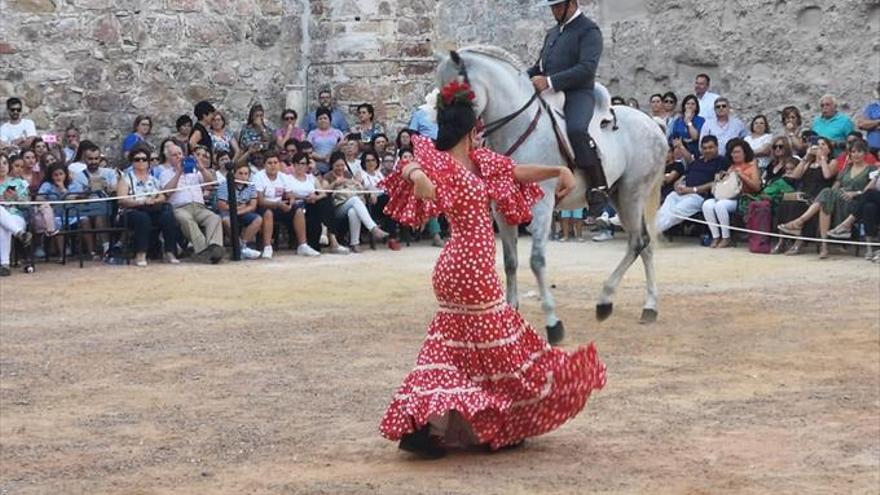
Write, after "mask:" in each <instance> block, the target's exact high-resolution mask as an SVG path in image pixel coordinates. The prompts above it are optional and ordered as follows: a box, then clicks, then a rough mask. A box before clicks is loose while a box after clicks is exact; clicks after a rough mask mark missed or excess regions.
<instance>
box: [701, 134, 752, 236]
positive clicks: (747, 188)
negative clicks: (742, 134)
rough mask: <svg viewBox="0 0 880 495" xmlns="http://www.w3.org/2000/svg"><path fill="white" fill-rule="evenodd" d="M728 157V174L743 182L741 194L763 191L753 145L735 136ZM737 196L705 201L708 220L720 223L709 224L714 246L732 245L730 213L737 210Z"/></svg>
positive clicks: (729, 143)
mask: <svg viewBox="0 0 880 495" xmlns="http://www.w3.org/2000/svg"><path fill="white" fill-rule="evenodd" d="M726 156H727V159H728V160H729V161H730V167H728V169H727V173H728V174H736V175H738V176H739V179H740V181H741V183H742V191H741V194H757V193H758V192H760V191H761V174H760V173H759V172H758V165H757V164H756V163H755V154H754V152H752V147H751V146H749V143H747V142H745V140H744V139H741V138H734V139H731V140H730V141H729V142H728V143H727V155H726ZM737 205H738V201H737V198H730V199H715V198H709V199H707V200H706V201H704V202H703V216H704V217H705V218H706V221H707V222H710V223H714V224H720V225H721V228H720V229H719V228H718V227H717V226H715V225H709V231H710V232H711V233H712V244H710V246H709V247H712V248H726V247H728V246H730V228H729V227H730V214H731V213H733V212H735V211H736V208H737Z"/></svg>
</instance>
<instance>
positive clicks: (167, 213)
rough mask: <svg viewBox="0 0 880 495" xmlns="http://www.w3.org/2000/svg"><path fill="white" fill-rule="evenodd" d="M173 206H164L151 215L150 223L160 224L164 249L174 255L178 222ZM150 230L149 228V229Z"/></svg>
mask: <svg viewBox="0 0 880 495" xmlns="http://www.w3.org/2000/svg"><path fill="white" fill-rule="evenodd" d="M174 211H175V210H174V208H172V207H171V205H168V204H166V205H164V206H163V207H162V208H161V209H160V210H159V211H156V212H151V213H150V217H151V218H150V223H151V224H158V225H159V231H160V232H162V249H163V251H164V252H166V253H171V254H174V251H175V247H176V246H177V231H178V230H179V229H178V227H177V220H176V219H175V218H176V217H175V215H174ZM148 229H149V227H148Z"/></svg>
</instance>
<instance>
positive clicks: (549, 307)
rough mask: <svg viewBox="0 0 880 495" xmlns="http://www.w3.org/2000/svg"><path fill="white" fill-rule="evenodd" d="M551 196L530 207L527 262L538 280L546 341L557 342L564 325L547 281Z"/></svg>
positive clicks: (551, 220)
mask: <svg viewBox="0 0 880 495" xmlns="http://www.w3.org/2000/svg"><path fill="white" fill-rule="evenodd" d="M552 198H553V196H552V195H550V196H549V200H548V197H547V196H545V198H544V199H543V200H542V201H541V202H540V203H538V204H536V205H535V206H534V208H532V224H531V225H530V226H529V230H530V232H531V234H532V254H531V257H530V259H529V263H530V265H531V268H532V273H534V274H535V280H536V281H537V282H538V291H539V292H540V294H541V309H543V310H544V322H545V324H546V326H547V341H548V342H550V343H551V344H557V343H559V342H560V341H561V340H562V338H563V337H564V336H565V327H564V326H563V324H562V321H560V320H559V318H558V317H557V316H556V300H555V299H553V294H552V293H551V292H550V284H549V282H548V281H547V258H546V255H547V243H548V241H549V239H550V229H551V227H552V223H553V206H552Z"/></svg>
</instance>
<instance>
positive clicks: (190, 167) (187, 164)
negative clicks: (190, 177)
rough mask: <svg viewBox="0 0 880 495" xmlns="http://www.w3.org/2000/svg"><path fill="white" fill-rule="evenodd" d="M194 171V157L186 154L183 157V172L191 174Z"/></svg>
mask: <svg viewBox="0 0 880 495" xmlns="http://www.w3.org/2000/svg"><path fill="white" fill-rule="evenodd" d="M195 171H196V159H195V158H193V157H191V156H188V157H186V158H184V159H183V173H185V174H191V173H193V172H195Z"/></svg>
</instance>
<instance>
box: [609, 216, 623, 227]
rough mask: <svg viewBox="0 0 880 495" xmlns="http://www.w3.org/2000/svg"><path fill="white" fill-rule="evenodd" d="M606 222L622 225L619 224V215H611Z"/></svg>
mask: <svg viewBox="0 0 880 495" xmlns="http://www.w3.org/2000/svg"><path fill="white" fill-rule="evenodd" d="M608 222H609V223H611V225H614V226H615V227H622V225H620V217H619V216H617V215H614V216H613V217H611V218H609V219H608Z"/></svg>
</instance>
